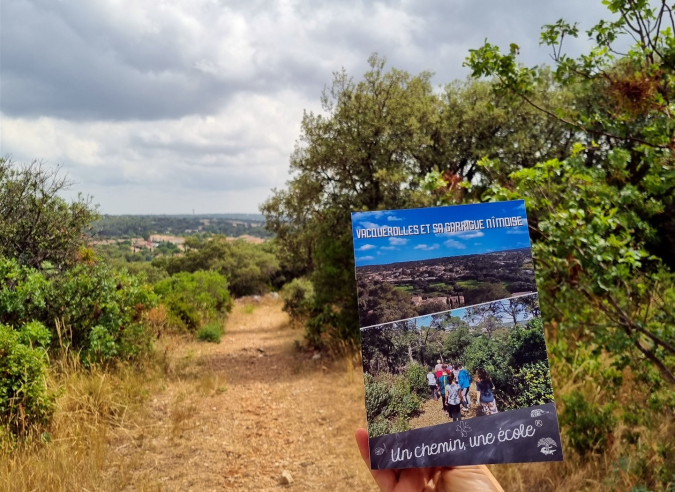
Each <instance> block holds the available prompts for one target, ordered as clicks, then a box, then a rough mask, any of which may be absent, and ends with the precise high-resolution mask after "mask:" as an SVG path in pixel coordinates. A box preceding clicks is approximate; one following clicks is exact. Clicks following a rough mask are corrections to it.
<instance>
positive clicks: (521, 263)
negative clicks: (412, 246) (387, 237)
mask: <svg viewBox="0 0 675 492" xmlns="http://www.w3.org/2000/svg"><path fill="white" fill-rule="evenodd" d="M356 280H357V285H358V290H359V310H360V312H361V318H362V326H368V324H377V323H384V322H389V321H394V320H395V319H405V318H408V317H413V316H416V315H423V314H429V313H431V312H440V311H443V310H448V309H456V308H458V307H463V306H468V305H473V304H479V303H483V302H490V301H493V300H497V299H504V298H508V297H513V296H518V295H522V294H527V293H531V292H536V290H537V287H536V284H535V281H534V266H533V264H532V256H531V251H530V248H522V249H513V250H508V251H500V252H495V253H487V254H480V255H478V254H476V255H465V256H452V257H445V258H435V259H430V260H423V261H410V262H400V263H390V264H386V265H368V266H362V267H357V268H356ZM398 316H400V317H398ZM397 317H398V318H397ZM392 318H393V319H392ZM364 323H367V324H364Z"/></svg>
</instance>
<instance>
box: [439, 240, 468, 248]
mask: <svg viewBox="0 0 675 492" xmlns="http://www.w3.org/2000/svg"><path fill="white" fill-rule="evenodd" d="M443 244H444V245H446V246H447V247H448V248H455V249H466V246H465V245H464V244H462V243H460V242H459V241H455V240H454V239H448V240H447V241H445V242H443Z"/></svg>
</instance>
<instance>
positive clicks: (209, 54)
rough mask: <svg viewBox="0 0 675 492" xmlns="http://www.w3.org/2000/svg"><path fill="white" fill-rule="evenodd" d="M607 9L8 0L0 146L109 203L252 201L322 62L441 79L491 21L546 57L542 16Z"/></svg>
mask: <svg viewBox="0 0 675 492" xmlns="http://www.w3.org/2000/svg"><path fill="white" fill-rule="evenodd" d="M523 12H525V13H526V14H523ZM604 12H605V9H604V7H603V6H602V5H600V4H599V3H598V5H595V4H594V5H592V6H591V5H589V4H588V1H587V0H569V1H567V2H557V3H555V2H554V3H551V2H540V1H535V0H517V1H516V0H504V1H502V2H498V3H496V4H495V5H493V6H491V8H490V9H487V10H486V9H485V5H484V4H483V3H481V2H467V1H459V0H451V1H449V2H431V3H428V2H427V3H421V2H411V1H409V0H384V1H372V0H366V1H361V0H344V1H341V2H326V1H316V0H308V1H302V2H301V1H300V0H254V1H251V2H221V1H216V0H190V1H188V0H174V1H172V2H168V3H167V2H147V1H145V2H137V1H133V0H100V1H97V2H62V1H61V2H55V1H49V0H14V1H11V2H5V3H3V6H2V15H3V29H2V30H1V31H0V43H1V44H2V103H3V107H2V113H1V114H0V117H1V118H2V134H1V135H0V155H3V156H4V155H6V154H11V155H12V156H13V157H14V158H15V160H18V161H31V160H33V159H36V158H37V159H43V160H45V161H46V162H47V163H49V164H62V165H63V167H64V169H65V170H66V171H68V172H69V173H70V176H71V178H73V179H74V180H75V181H76V182H77V183H78V185H77V188H76V191H82V192H85V193H91V194H93V195H94V198H95V201H98V202H100V203H101V205H102V210H103V212H107V213H185V212H191V211H192V209H193V208H194V209H196V211H198V212H255V211H257V207H258V204H259V203H261V202H262V201H263V200H264V199H265V198H267V197H269V195H270V188H272V187H283V186H284V183H285V182H286V180H287V179H288V158H289V156H290V154H291V153H292V151H293V148H294V143H295V142H296V141H297V140H298V138H299V137H300V122H301V120H302V116H303V110H305V109H306V110H308V111H313V112H315V113H321V106H320V95H321V90H322V89H323V87H324V86H325V85H330V82H331V78H332V73H333V72H335V71H339V70H340V69H341V68H342V67H344V68H345V69H346V70H347V72H348V73H349V75H351V76H353V77H354V78H355V80H359V79H360V78H361V76H362V74H363V73H364V72H365V71H366V70H367V62H366V60H367V58H368V56H369V55H370V54H371V53H373V52H379V53H380V54H382V55H384V56H388V57H389V62H388V65H387V69H389V68H391V67H396V68H399V69H402V70H406V71H409V72H410V73H413V74H416V73H419V72H420V71H422V70H431V71H433V72H435V73H436V75H435V77H434V79H433V83H434V85H438V84H445V83H448V82H451V81H452V80H453V79H457V78H464V77H465V76H466V74H467V73H468V71H467V69H466V68H464V67H463V66H462V62H463V60H464V58H465V57H466V56H467V53H468V50H469V49H470V48H476V47H479V46H480V45H481V44H482V43H483V41H484V39H485V37H486V36H489V40H490V42H492V43H495V44H498V45H500V46H508V44H509V43H511V42H516V43H518V45H519V46H520V48H521V49H520V51H521V53H522V58H521V60H520V61H522V62H523V63H525V64H527V65H532V64H535V63H540V62H542V61H547V60H548V54H549V51H548V50H547V49H546V48H540V47H539V46H538V42H539V26H541V25H542V24H546V23H551V22H554V21H555V20H556V19H558V18H560V17H565V18H569V19H570V20H576V19H584V24H583V26H582V27H584V28H587V27H589V24H590V23H591V22H593V21H594V20H595V19H597V18H598V17H599V16H600V15H601V14H602V15H604ZM583 46H585V41H583V40H574V39H572V40H570V44H568V49H571V50H572V51H573V52H574V51H577V52H578V51H579V50H580V48H581V47H583ZM83 67H85V69H83ZM372 214H373V215H372V217H373V218H372V219H371V220H377V219H380V218H382V217H384V216H387V222H392V221H395V220H396V219H395V218H394V217H395V216H393V215H387V213H386V212H373V213H372ZM465 239H466V238H465Z"/></svg>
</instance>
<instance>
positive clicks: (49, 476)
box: [0, 357, 147, 492]
mask: <svg viewBox="0 0 675 492" xmlns="http://www.w3.org/2000/svg"><path fill="white" fill-rule="evenodd" d="M54 366H55V371H54V372H53V375H52V378H51V380H50V381H49V385H50V386H51V387H52V388H53V389H55V390H57V391H59V392H60V396H59V398H58V402H57V411H56V413H55V415H54V420H53V424H52V426H51V428H50V429H48V432H45V433H43V434H41V435H37V436H32V437H31V438H29V439H27V441H26V442H25V443H23V444H20V445H18V446H17V447H16V449H14V450H9V449H5V450H4V451H0V490H2V491H7V492H29V491H31V492H32V491H41V492H42V491H44V492H66V491H68V492H71V491H75V490H77V491H92V492H94V491H103V490H112V489H113V488H114V484H111V483H109V482H108V481H107V480H106V478H105V477H104V472H105V470H106V468H107V458H108V456H109V453H110V449H109V436H110V434H111V432H112V431H113V430H115V429H124V428H125V427H126V426H128V425H131V422H129V421H128V420H127V417H128V414H129V412H130V410H131V411H138V409H139V408H140V407H141V406H142V404H143V402H144V401H145V400H146V398H147V389H146V383H145V379H144V378H143V377H142V373H141V372H139V371H138V370H136V369H131V368H120V369H119V370H117V371H115V372H114V373H110V372H103V371H99V370H93V371H91V372H85V371H83V370H82V369H81V368H80V367H79V364H77V362H76V359H74V358H72V357H65V358H64V359H62V360H60V361H57V362H56V363H55V364H54Z"/></svg>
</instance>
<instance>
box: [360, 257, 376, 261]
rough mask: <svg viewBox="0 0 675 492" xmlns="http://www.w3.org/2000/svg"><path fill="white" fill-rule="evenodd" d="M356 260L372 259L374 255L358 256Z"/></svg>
mask: <svg viewBox="0 0 675 492" xmlns="http://www.w3.org/2000/svg"><path fill="white" fill-rule="evenodd" d="M356 259H357V260H358V261H365V260H374V259H375V257H374V256H359V257H357V258H356Z"/></svg>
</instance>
